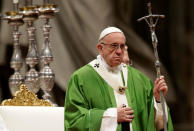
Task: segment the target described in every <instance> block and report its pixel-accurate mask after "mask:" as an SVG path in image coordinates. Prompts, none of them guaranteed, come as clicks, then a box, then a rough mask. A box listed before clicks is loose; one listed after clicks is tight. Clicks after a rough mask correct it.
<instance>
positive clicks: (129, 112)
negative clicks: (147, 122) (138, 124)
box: [125, 110, 134, 115]
mask: <svg viewBox="0 0 194 131" xmlns="http://www.w3.org/2000/svg"><path fill="white" fill-rule="evenodd" d="M125 113H126V114H127V115H131V114H133V113H134V111H133V110H130V111H125Z"/></svg>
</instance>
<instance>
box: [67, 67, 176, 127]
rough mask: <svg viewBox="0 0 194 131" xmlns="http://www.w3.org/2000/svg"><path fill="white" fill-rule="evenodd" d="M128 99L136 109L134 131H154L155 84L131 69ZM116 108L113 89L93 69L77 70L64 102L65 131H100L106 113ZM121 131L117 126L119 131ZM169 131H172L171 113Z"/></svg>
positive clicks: (70, 82) (129, 71) (129, 68)
mask: <svg viewBox="0 0 194 131" xmlns="http://www.w3.org/2000/svg"><path fill="white" fill-rule="evenodd" d="M127 68H128V81H127V87H128V88H127V89H126V97H127V101H128V105H129V107H131V108H132V109H133V110H134V119H133V121H132V127H133V131H155V130H156V129H155V125H154V113H155V111H154V110H155V109H154V101H153V84H152V82H151V81H150V80H149V79H148V78H147V77H146V76H144V75H143V74H142V73H141V72H139V71H138V70H136V69H134V68H132V67H130V66H128V67H127ZM112 107H115V108H116V107H117V105H116V100H115V97H114V91H113V88H111V87H110V86H109V85H108V84H107V83H106V81H104V79H103V78H102V77H101V76H100V75H99V74H98V73H97V72H96V71H95V70H94V69H93V67H91V66H90V65H85V66H84V67H82V68H80V69H79V70H77V71H76V72H75V73H74V74H73V75H72V76H71V79H70V81H69V83H68V88H67V91H66V99H65V131H99V130H100V127H101V121H102V117H103V113H104V111H105V110H107V109H108V108H112ZM120 130H121V125H120V124H118V127H117V131H120ZM168 131H173V126H172V121H171V117H170V114H169V111H168Z"/></svg>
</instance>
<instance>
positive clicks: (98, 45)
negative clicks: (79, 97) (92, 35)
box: [97, 43, 102, 54]
mask: <svg viewBox="0 0 194 131" xmlns="http://www.w3.org/2000/svg"><path fill="white" fill-rule="evenodd" d="M97 49H98V52H99V53H100V54H101V53H102V44H100V43H98V44H97Z"/></svg>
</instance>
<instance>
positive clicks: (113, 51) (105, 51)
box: [97, 33, 126, 67]
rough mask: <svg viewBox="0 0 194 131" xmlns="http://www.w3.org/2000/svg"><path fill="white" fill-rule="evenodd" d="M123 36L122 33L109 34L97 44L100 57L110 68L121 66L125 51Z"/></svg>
mask: <svg viewBox="0 0 194 131" xmlns="http://www.w3.org/2000/svg"><path fill="white" fill-rule="evenodd" d="M125 42H126V40H125V36H124V34H123V33H111V34H108V35H107V36H105V37H104V38H103V40H101V41H100V43H98V45H97V48H98V51H99V53H100V55H101V56H102V57H103V58H104V60H105V61H106V63H107V64H108V65H109V66H111V67H116V66H118V65H120V64H121V62H122V60H123V55H124V50H125Z"/></svg>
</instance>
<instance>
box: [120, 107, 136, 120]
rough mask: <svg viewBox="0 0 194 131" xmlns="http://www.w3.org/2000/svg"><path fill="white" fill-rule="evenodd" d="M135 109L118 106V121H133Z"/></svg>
mask: <svg viewBox="0 0 194 131" xmlns="http://www.w3.org/2000/svg"><path fill="white" fill-rule="evenodd" d="M133 113H134V111H133V110H132V109H131V108H130V107H123V106H121V107H118V108H117V122H132V120H133V118H134V115H133Z"/></svg>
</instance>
